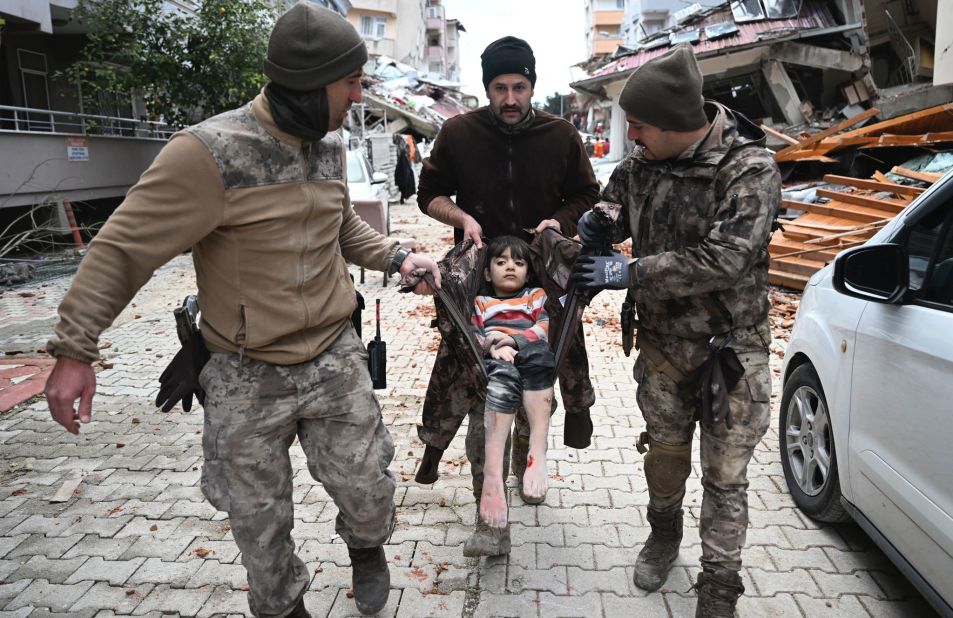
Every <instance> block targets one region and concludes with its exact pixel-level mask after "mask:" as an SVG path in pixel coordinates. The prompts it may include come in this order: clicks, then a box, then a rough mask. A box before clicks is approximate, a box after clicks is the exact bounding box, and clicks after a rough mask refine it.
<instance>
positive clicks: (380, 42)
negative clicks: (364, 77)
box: [347, 0, 398, 58]
mask: <svg viewBox="0 0 953 618" xmlns="http://www.w3.org/2000/svg"><path fill="white" fill-rule="evenodd" d="M397 8H398V0H351V10H350V11H348V14H347V20H348V21H349V22H351V25H352V26H354V28H355V29H356V30H357V31H358V32H359V33H360V35H361V37H362V38H363V39H364V42H365V43H366V44H367V53H368V54H370V55H371V56H388V57H390V58H394V57H395V55H396V52H397V32H398V28H397Z"/></svg>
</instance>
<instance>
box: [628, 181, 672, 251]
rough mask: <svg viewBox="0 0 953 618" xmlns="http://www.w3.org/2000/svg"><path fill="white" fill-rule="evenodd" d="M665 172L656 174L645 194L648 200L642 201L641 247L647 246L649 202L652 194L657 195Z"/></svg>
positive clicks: (640, 216)
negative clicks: (645, 239) (656, 190)
mask: <svg viewBox="0 0 953 618" xmlns="http://www.w3.org/2000/svg"><path fill="white" fill-rule="evenodd" d="M669 169H670V168H669V167H668V166H667V165H666V168H665V171H666V172H667V171H668V170H669ZM664 174H665V172H660V173H658V174H656V175H655V178H654V179H653V180H652V186H651V187H650V188H649V190H648V192H647V193H646V194H645V195H646V196H647V197H646V200H645V201H644V202H642V212H640V213H639V239H638V240H639V242H638V246H639V247H643V246H645V243H644V242H643V239H644V238H645V235H646V230H645V228H646V225H645V223H646V213H647V212H648V203H649V202H650V201H651V199H652V196H653V195H655V189H657V188H658V185H659V183H660V182H661V181H662V176H663V175H664ZM634 240H635V239H633V241H634Z"/></svg>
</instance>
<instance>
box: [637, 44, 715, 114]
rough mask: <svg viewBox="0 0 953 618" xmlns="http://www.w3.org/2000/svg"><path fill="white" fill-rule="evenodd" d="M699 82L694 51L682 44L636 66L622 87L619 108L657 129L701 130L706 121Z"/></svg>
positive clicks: (699, 74)
mask: <svg viewBox="0 0 953 618" xmlns="http://www.w3.org/2000/svg"><path fill="white" fill-rule="evenodd" d="M702 82H703V79H702V74H701V70H700V69H699V68H698V62H696V61H695V54H694V53H692V48H691V46H690V45H688V44H687V43H683V44H681V45H679V46H678V47H675V48H674V49H671V50H669V51H668V52H666V53H664V54H662V55H661V56H658V57H656V58H652V59H651V60H649V61H648V62H646V63H645V64H643V65H642V66H640V67H639V68H637V69H636V70H635V72H634V73H632V75H630V76H629V79H627V80H626V82H625V86H624V87H623V88H622V94H621V95H619V107H621V108H622V109H623V110H624V111H625V113H626V114H629V115H631V116H634V117H636V118H638V119H639V120H641V121H642V122H644V123H646V124H649V125H652V126H653V127H657V128H659V129H665V130H668V131H693V130H695V129H700V128H701V127H703V126H705V123H706V122H707V121H708V119H707V117H706V116H705V112H704V110H703V109H702V106H703V105H704V102H705V100H704V97H702Z"/></svg>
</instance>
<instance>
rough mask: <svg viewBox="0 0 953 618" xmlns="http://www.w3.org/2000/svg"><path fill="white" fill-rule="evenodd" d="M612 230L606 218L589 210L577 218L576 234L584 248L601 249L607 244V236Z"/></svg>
mask: <svg viewBox="0 0 953 618" xmlns="http://www.w3.org/2000/svg"><path fill="white" fill-rule="evenodd" d="M611 232H612V228H611V226H610V225H609V223H608V221H607V218H606V217H601V216H599V215H597V214H596V213H595V212H593V211H591V210H587V211H586V212H584V213H582V216H581V217H579V225H578V227H577V228H576V233H577V234H579V240H580V242H582V244H583V246H585V247H602V246H604V245H608V244H609V240H610V239H609V235H610V233H611Z"/></svg>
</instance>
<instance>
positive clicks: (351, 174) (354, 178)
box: [347, 154, 367, 182]
mask: <svg viewBox="0 0 953 618" xmlns="http://www.w3.org/2000/svg"><path fill="white" fill-rule="evenodd" d="M347 180H348V182H367V178H365V177H364V168H363V167H362V166H361V162H360V161H359V160H358V159H357V157H356V156H354V155H350V154H349V155H348V157H347Z"/></svg>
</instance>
